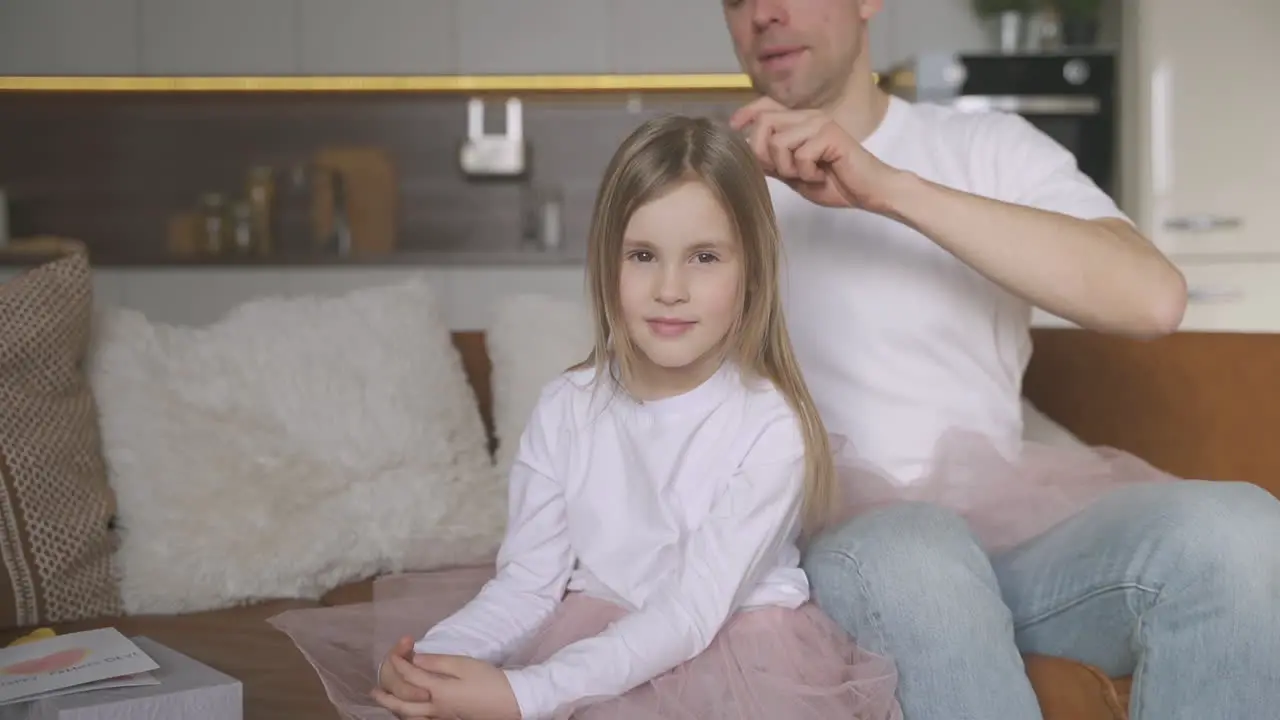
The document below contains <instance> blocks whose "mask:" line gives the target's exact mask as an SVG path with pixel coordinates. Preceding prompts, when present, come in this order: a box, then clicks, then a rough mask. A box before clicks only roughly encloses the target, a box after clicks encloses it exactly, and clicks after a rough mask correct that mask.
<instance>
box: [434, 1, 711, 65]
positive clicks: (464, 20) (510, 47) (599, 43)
mask: <svg viewBox="0 0 1280 720" xmlns="http://www.w3.org/2000/svg"><path fill="white" fill-rule="evenodd" d="M702 1H703V0H698V2H702ZM455 7H456V9H455V12H456V13H457V22H458V35H457V38H458V72H460V73H461V74H463V75H542V74H550V75H558V74H589V75H597V74H604V73H608V72H609V71H610V69H611V68H610V66H611V65H612V63H611V62H610V56H609V34H608V32H607V28H608V27H609V3H608V2H607V0H459V1H458V3H457V5H456V6H455Z"/></svg>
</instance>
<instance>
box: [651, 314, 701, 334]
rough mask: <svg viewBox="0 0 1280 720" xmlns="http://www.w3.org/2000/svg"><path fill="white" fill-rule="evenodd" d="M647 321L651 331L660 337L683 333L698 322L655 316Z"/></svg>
mask: <svg viewBox="0 0 1280 720" xmlns="http://www.w3.org/2000/svg"><path fill="white" fill-rule="evenodd" d="M645 322H646V323H648V325H649V330H650V332H652V333H653V334H654V335H658V336H660V337H676V336H679V335H683V334H684V333H686V332H688V331H689V329H690V328H692V327H693V326H694V325H695V324H696V323H695V322H694V321H692V320H673V319H670V318H655V319H653V320H646V321H645Z"/></svg>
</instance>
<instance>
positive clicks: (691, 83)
mask: <svg viewBox="0 0 1280 720" xmlns="http://www.w3.org/2000/svg"><path fill="white" fill-rule="evenodd" d="M750 89H751V81H750V80H749V79H748V78H747V76H746V75H742V74H737V73H698V74H688V75H456V76H454V75H376V76H340V75H335V76H319V75H292V76H286V75H274V76H259V77H252V76H240V77H234V76H225V77H224V76H200V77H197V76H185V77H178V76H165V77H156V76H65V75H63V76H13V75H9V76H0V91H8V92H423V93H433V92H439V93H455V92H456V93H483V92H590V91H607V92H640V91H669V92H670V91H696V90H703V91H716V90H737V91H741V90H750Z"/></svg>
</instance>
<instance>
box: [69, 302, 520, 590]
mask: <svg viewBox="0 0 1280 720" xmlns="http://www.w3.org/2000/svg"><path fill="white" fill-rule="evenodd" d="M91 378H92V381H93V385H94V391H95V393H96V394H97V396H98V400H99V404H100V406H101V409H102V428H103V437H104V446H105V451H106V457H107V462H108V465H109V467H110V478H111V483H112V485H113V487H114V488H115V491H116V494H117V497H118V498H119V503H120V511H119V526H120V531H121V535H122V544H121V548H120V551H119V553H118V564H119V573H120V583H121V591H122V594H123V597H124V603H125V609H126V610H127V611H128V612H130V613H143V612H146V613H177V612H189V611H195V610H207V609H213V608H220V607H227V606H232V605H235V604H240V603H245V602H251V601H255V600H259V599H263V598H278V597H291V598H318V597H319V596H320V595H322V594H323V593H324V592H326V591H328V590H330V589H332V588H334V587H336V586H338V585H340V584H343V583H346V582H351V581H354V580H360V579H364V578H367V577H370V576H373V575H375V574H380V573H384V572H396V571H402V570H429V569H435V568H439V567H442V566H448V565H456V564H470V563H474V562H481V561H488V560H490V559H491V558H492V557H493V553H494V552H495V551H496V549H497V546H498V543H499V542H500V541H501V536H502V531H503V529H504V527H505V522H506V495H505V490H504V484H503V483H502V482H500V481H499V478H498V477H497V475H496V474H495V473H494V470H493V466H492V462H491V459H490V456H489V454H488V448H487V446H486V438H485V433H484V428H483V425H482V423H481V419H480V413H479V408H478V406H477V403H476V399H475V395H474V393H473V392H472V390H471V386H470V385H469V384H468V383H467V380H466V377H465V375H464V373H463V368H462V362H461V358H460V356H459V355H458V352H457V350H456V349H455V348H454V346H453V344H452V342H451V339H450V332H449V330H448V328H447V327H446V325H445V323H444V321H443V319H442V315H441V311H440V307H439V304H438V302H437V299H436V297H435V295H434V293H433V291H432V289H431V288H430V287H429V286H428V284H427V283H426V281H425V280H424V279H422V277H420V276H418V277H415V278H413V279H412V280H410V281H407V282H403V283H397V284H394V285H386V286H381V287H372V288H364V289H360V290H356V291H353V292H350V293H348V294H345V295H342V296H337V297H319V296H304V297H295V298H288V299H285V298H262V299H256V300H252V301H249V302H246V303H244V304H243V305H241V306H239V307H237V308H236V309H234V310H233V311H232V312H231V313H229V314H228V315H227V316H226V317H224V318H222V319H221V320H219V321H217V322H215V323H213V324H211V325H209V326H206V327H179V326H170V325H164V324H159V323H154V322H151V321H149V320H148V319H147V318H146V317H144V316H143V315H142V314H141V313H139V312H136V311H132V310H123V309H114V310H111V311H109V312H107V313H105V314H104V315H103V317H102V318H101V324H100V327H99V329H98V334H97V339H96V349H95V352H94V356H93V368H92V375H91Z"/></svg>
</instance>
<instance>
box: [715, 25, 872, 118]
mask: <svg viewBox="0 0 1280 720" xmlns="http://www.w3.org/2000/svg"><path fill="white" fill-rule="evenodd" d="M723 2H724V16H725V21H726V23H727V24H728V26H729V35H730V37H731V38H732V39H733V47H734V51H735V52H736V53H737V56H738V63H739V64H740V65H741V66H742V70H743V72H745V73H746V74H747V75H748V76H750V78H751V80H752V82H753V83H754V85H755V87H756V90H757V91H759V92H761V93H763V94H765V95H768V96H769V97H772V98H773V99H774V100H777V101H778V102H780V103H782V104H783V105H786V106H787V107H790V108H812V107H823V106H826V105H830V104H832V103H834V102H836V101H837V100H838V99H839V98H840V95H841V93H843V92H844V89H845V87H846V86H847V85H848V81H849V78H850V75H851V73H852V72H853V70H854V67H855V62H856V61H857V58H858V56H859V55H860V54H861V53H862V52H863V50H864V48H863V47H862V44H863V42H862V38H863V29H864V28H865V26H866V23H867V21H868V20H870V19H871V17H872V16H873V15H875V13H876V12H878V11H879V10H880V8H881V7H882V4H883V0H723Z"/></svg>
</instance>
